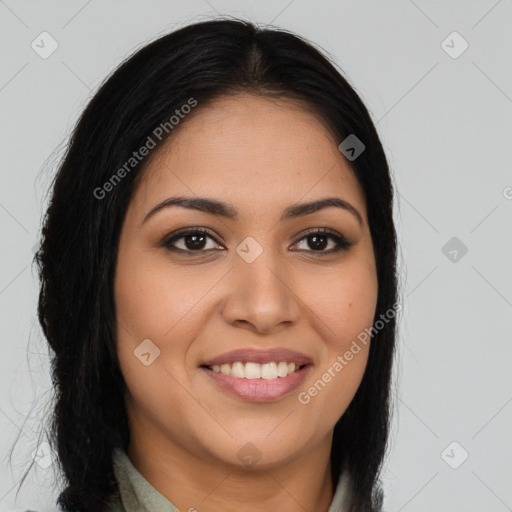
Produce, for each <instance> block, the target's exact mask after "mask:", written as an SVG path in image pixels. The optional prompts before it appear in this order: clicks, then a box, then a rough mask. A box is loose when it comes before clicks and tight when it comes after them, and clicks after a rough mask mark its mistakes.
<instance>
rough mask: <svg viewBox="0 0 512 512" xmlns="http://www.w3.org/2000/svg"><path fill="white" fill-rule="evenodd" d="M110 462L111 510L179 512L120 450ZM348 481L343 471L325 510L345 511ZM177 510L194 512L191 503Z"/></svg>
mask: <svg viewBox="0 0 512 512" xmlns="http://www.w3.org/2000/svg"><path fill="white" fill-rule="evenodd" d="M113 464H114V474H115V477H116V480H117V481H118V484H119V495H118V496H115V497H114V498H113V499H112V501H111V505H110V508H109V510H110V511H111V512H180V511H179V510H178V509H177V508H176V506H175V505H173V504H172V503H171V502H170V501H169V500H168V499H167V498H165V497H164V496H162V494H160V493H159V492H158V491H157V490H156V489H155V488H154V487H153V486H152V485H151V484H150V483H149V482H148V481H147V480H146V479H145V478H144V477H143V476H142V475H141V474H140V473H139V471H137V469H136V468H135V466H134V465H133V464H132V462H131V461H130V459H129V458H128V456H127V454H126V453H125V452H124V451H123V450H120V449H117V450H115V451H114V454H113ZM348 484H349V477H348V473H347V472H346V471H343V472H342V474H341V477H340V480H339V482H338V485H337V487H336V492H335V494H334V498H333V500H332V503H331V506H330V507H329V510H328V512H347V510H348V494H349V490H348ZM181 512H194V507H190V508H189V509H188V510H182V511H181Z"/></svg>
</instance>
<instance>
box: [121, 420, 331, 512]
mask: <svg viewBox="0 0 512 512" xmlns="http://www.w3.org/2000/svg"><path fill="white" fill-rule="evenodd" d="M130 437H131V443H130V445H129V447H128V450H127V454H128V456H129V458H130V460H131V461H132V463H133V465H134V466H135V467H136V468H137V470H138V471H139V472H140V473H141V474H142V475H143V476H144V478H145V479H146V480H147V481H148V482H149V483H150V484H151V485H152V486H153V487H154V488H155V489H156V490H157V491H158V492H160V494H162V495H163V496H165V497H166V498H167V499H168V500H169V501H170V502H172V503H173V504H174V505H175V506H176V507H177V508H178V509H179V510H186V511H191V512H192V511H194V510H197V511H199V510H204V509H206V508H207V509H208V511H209V512H231V511H233V512H235V511H239V510H244V509H245V508H246V507H247V504H248V503H250V504H251V511H254V512H260V511H267V510H279V511H280V512H304V511H305V510H315V511H316V512H327V510H328V509H329V507H330V505H331V502H332V499H333V494H334V489H333V482H332V477H331V464H330V451H331V444H332V432H331V433H330V435H329V436H327V437H326V438H325V439H323V440H322V441H321V442H320V443H318V444H317V445H316V446H315V447H313V448H311V449H309V451H308V452H306V453H304V454H301V455H299V456H298V457H297V458H295V459H294V460H292V461H290V462H287V463H286V464H282V465H273V466H272V467H267V468H265V469H258V468H257V467H256V466H254V467H252V468H244V467H240V466H233V465H230V464H226V463H224V462H223V461H219V460H218V459H214V458H213V457H211V456H205V457H198V456H197V454H194V453H191V452H189V451H187V450H186V449H184V448H183V447H182V446H180V445H178V444H177V443H174V442H173V441H172V440H170V439H168V438H167V437H164V436H162V435H161V434H160V433H158V432H155V430H154V429H152V428H151V425H148V424H145V425H135V424H134V425H132V431H131V436H130Z"/></svg>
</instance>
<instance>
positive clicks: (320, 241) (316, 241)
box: [309, 235, 327, 249]
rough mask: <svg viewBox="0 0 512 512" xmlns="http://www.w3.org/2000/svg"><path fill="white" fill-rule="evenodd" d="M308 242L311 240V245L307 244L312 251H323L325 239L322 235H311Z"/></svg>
mask: <svg viewBox="0 0 512 512" xmlns="http://www.w3.org/2000/svg"><path fill="white" fill-rule="evenodd" d="M309 240H310V241H311V240H313V244H311V243H310V244H309V245H310V247H311V248H312V249H325V247H326V242H327V237H326V236H324V235H320V236H318V235H311V236H310V237H309Z"/></svg>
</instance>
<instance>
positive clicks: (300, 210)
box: [141, 196, 363, 225]
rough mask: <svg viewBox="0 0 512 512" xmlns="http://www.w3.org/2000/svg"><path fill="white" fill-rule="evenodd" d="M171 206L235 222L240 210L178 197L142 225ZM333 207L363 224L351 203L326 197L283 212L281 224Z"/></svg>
mask: <svg viewBox="0 0 512 512" xmlns="http://www.w3.org/2000/svg"><path fill="white" fill-rule="evenodd" d="M171 206H181V207H182V208H189V209H191V210H199V211H201V212H204V213H209V214H211V215H217V216H220V217H224V218H227V219H231V220H235V219H237V217H238V210H237V209H236V208H235V207H234V206H232V205H230V204H227V203H223V202H221V201H217V200H215V199H210V198H206V197H187V196H178V197H169V198H168V199H166V200H165V201H162V202H161V203H159V204H157V205H156V206H154V207H153V208H151V210H150V211H149V212H148V213H147V214H146V216H145V217H144V220H143V221H142V223H141V224H144V223H145V222H146V221H147V220H148V219H149V218H151V217H152V216H153V215H155V214H156V213H157V212H159V211H161V210H163V209H164V208H169V207H171ZM331 207H335V208H342V209H343V210H346V211H348V212H350V213H351V214H352V215H354V217H355V218H356V219H357V221H358V222H359V225H362V224H363V218H362V217H361V214H360V213H359V212H358V211H357V210H356V209H355V208H354V207H353V206H352V205H351V204H350V203H349V202H347V201H345V200H344V199H341V198H339V197H326V198H323V199H317V200H315V201H310V202H307V203H297V204H294V205H292V206H289V207H288V208H286V209H285V210H284V211H283V213H282V214H281V218H280V219H279V220H280V222H283V221H285V220H290V219H295V218H297V217H302V216H304V215H309V214H311V213H315V212H317V211H319V210H322V209H324V208H331Z"/></svg>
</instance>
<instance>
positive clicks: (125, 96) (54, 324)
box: [35, 19, 398, 512]
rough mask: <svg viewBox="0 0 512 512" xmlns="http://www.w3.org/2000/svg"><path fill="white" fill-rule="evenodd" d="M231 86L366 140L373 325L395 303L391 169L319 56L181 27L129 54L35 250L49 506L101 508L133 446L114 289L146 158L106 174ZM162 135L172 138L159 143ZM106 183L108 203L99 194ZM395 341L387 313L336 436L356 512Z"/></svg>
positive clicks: (238, 32)
mask: <svg viewBox="0 0 512 512" xmlns="http://www.w3.org/2000/svg"><path fill="white" fill-rule="evenodd" d="M240 91H248V92H253V93H255V94H263V95H271V96H275V97H287V98H293V99H300V100H302V101H303V104H305V105H307V107H308V108H312V109H313V110H314V111H315V112H317V113H318V114H320V115H321V116H322V118H323V119H324V121H325V122H326V124H327V125H328V126H329V128H330V130H331V132H332V133H333V135H334V136H335V137H337V140H339V141H340V142H341V141H342V140H344V139H345V138H346V137H347V136H348V135H350V134H355V135H356V136H357V138H358V139H360V140H361V141H362V142H363V143H364V144H365V150H364V152H363V153H362V154H361V155H360V156H359V157H358V158H357V159H356V160H354V161H351V167H352V169H353V171H354V172H355V174H356V176H357V178H358V180H359V182H360V184H361V186H362V188H363V190H364V193H365V197H366V202H367V215H368V220H369V225H370V231H371V236H372V241H373V246H374V253H375V258H376V265H377V272H378V300H377V308H376V314H375V319H377V318H380V317H381V315H382V314H384V313H385V312H386V311H388V310H390V308H392V307H393V306H394V305H395V304H396V302H397V294H398V291H397V273H396V250H397V247H396V246H397V241H396V233H395V227H394V222H393V217H392V212H393V208H392V206H393V186H392V182H391V177H390V171H389V168H388V164H387V161H386V157H385V154H384V151H383V148H382V145H381V142H380V140H379V137H378V135H377V132H376V129H375V126H374V125H373V123H372V121H371V119H370V116H369V113H368V111H367V109H366V108H365V106H364V104H363V103H362V101H361V99H360V98H359V96H358V94H357V93H356V92H355V90H354V89H353V88H352V87H351V86H350V85H349V83H348V81H347V80H346V79H345V78H344V77H343V76H342V74H341V73H340V71H338V70H337V68H336V67H335V66H334V65H333V64H332V63H331V62H330V60H329V59H328V58H326V57H325V56H323V54H322V53H321V52H320V51H319V50H317V49H316V48H315V47H314V46H313V45H312V44H311V43H308V42H306V41H304V40H303V39H301V38H300V37H297V36H296V35H293V34H291V33H288V32H286V31H283V30H277V29H273V28H272V29H271V28H265V29H261V28H259V27H257V26H255V25H253V24H251V23H249V22H247V21H243V20H237V19H217V20H213V21H204V22H200V23H195V24H191V25H188V26H185V27H183V28H181V29H179V30H176V31H174V32H172V33H170V34H167V35H165V36H163V37H159V38H158V39H156V40H155V41H153V42H152V43H150V44H148V45H146V46H145V47H143V48H142V49H140V50H138V51H137V52H136V53H135V54H134V55H132V56H131V57H130V58H128V59H127V60H126V61H125V62H123V63H122V64H121V65H120V66H119V67H118V68H117V69H116V70H115V71H114V72H113V73H112V74H111V76H110V77H109V78H108V79H106V81H105V82H104V83H103V84H102V85H101V87H100V88H99V90H98V92H97V93H96V94H95V95H94V97H93V98H92V100H91V101H90V102H89V103H88V105H87V107H86V108H85V110H84V112H83V113H82V115H81V117H80V119H79V121H78V123H77V125H76V127H75V129H74V131H73V133H72V135H71V138H70V141H69V145H68V147H67V150H66V153H65V155H64V158H63V159H62V162H61V164H60V166H59V169H58V172H57V174H56V176H55V178H54V180H53V181H52V183H51V191H52V194H51V197H50V201H49V206H48V209H47V211H46V214H45V217H44V221H43V227H42V236H41V245H40V248H39V250H38V251H37V253H36V255H35V261H36V263H37V266H38V271H39V278H40V293H39V302H38V319H39V322H40V324H41V327H42V330H43V332H44V335H45V337H46V339H47V340H48V343H49V345H50V346H51V349H52V359H51V361H52V380H53V385H54V389H55V406H54V408H53V409H52V415H51V422H50V433H49V438H50V441H51V444H52V445H53V448H54V449H55V450H56V452H57V454H58V463H59V468H60V470H61V471H62V474H63V476H64V481H65V487H64V489H63V490H62V492H61V494H60V496H59V499H58V505H59V506H60V507H62V508H63V509H64V510H66V511H80V512H81V511H87V512H90V511H92V510H94V511H98V512H101V511H102V510H105V509H106V508H105V506H106V505H105V504H106V503H108V501H109V499H110V497H111V496H112V495H113V493H114V492H115V491H116V490H117V482H116V480H115V478H114V474H113V468H112V453H113V450H114V448H116V447H121V448H123V449H125V450H126V449H127V447H128V445H129V441H130V434H129V428H128V420H127V413H126V410H125V402H124V394H125V391H126V388H125V383H124V380H123V376H122V374H121V371H120V368H119V363H118V359H117V353H116V343H115V332H116V330H115V324H116V317H115V308H114V293H113V281H114V274H115V269H116V257H117V250H118V242H119V235H120V231H121V226H122V222H123V219H124V216H125V213H126V210H127V206H128V204H129V202H130V199H131V197H132V194H133V192H134V190H135V188H136V186H137V183H138V181H137V180H139V179H140V176H141V175H142V173H141V171H143V170H144V169H145V168H146V164H147V160H148V159H145V160H142V161H141V162H140V163H137V165H134V166H132V167H130V168H129V170H128V168H127V167H126V166H125V171H126V172H125V173H121V174H122V181H121V182H120V183H119V182H113V181H112V176H113V174H114V173H116V172H117V171H118V169H121V168H122V167H123V165H125V164H126V162H128V161H129V160H130V158H131V157H132V156H133V152H134V151H136V150H137V149H139V148H141V147H142V146H143V145H144V144H145V143H146V142H147V140H148V137H149V136H150V135H151V134H152V133H153V132H154V130H155V128H156V127H158V126H160V125H161V124H162V123H165V122H168V121H169V119H170V118H171V116H173V115H174V114H175V112H176V109H180V107H181V106H182V105H184V104H187V102H189V100H190V98H194V100H195V101H197V107H195V108H197V109H200V108H203V107H204V106H205V105H207V104H208V102H209V101H210V100H213V99H214V98H216V97H219V96H220V95H222V94H235V93H237V92H240ZM182 123H186V119H185V120H183V121H182ZM168 136H172V129H168V133H167V131H163V133H162V136H161V138H160V140H157V143H158V144H162V143H163V142H164V141H165V140H166V138H167V137H168ZM153 139H154V140H155V137H153ZM118 176H119V174H118ZM109 180H111V181H110V183H111V186H110V187H109V191H108V194H103V193H100V192H98V190H99V189H101V188H102V187H103V190H105V183H107V182H109ZM94 191H96V193H95V192H94ZM98 196H102V197H101V198H98ZM395 337H396V334H395V317H394V316H393V317H392V318H390V319H389V318H388V321H387V322H386V324H385V326H384V327H383V328H382V329H380V330H379V331H378V332H377V333H376V334H375V335H374V336H373V339H372V343H371V346H370V351H369V358H368V363H367V367H366V370H365V374H364V377H363V380H362V382H361V385H360V387H359V389H358V391H357V393H356V395H355V397H354V399H353V400H352V402H351V403H350V405H349V407H348V409H347V410H346V412H345V413H344V414H343V416H342V417H341V418H340V420H339V421H338V422H337V424H336V426H335V429H334V438H333V445H332V451H331V461H332V477H333V483H334V484H336V483H337V480H338V477H339V475H340V472H341V470H342V468H344V467H347V468H348V470H349V471H350V475H351V477H352V482H353V496H354V499H353V503H352V510H353V511H377V510H380V509H381V505H382V490H381V486H380V482H379V474H380V470H381V466H382V462H383V459H384V455H385V451H386V446H387V438H388V430H389V421H390V412H389V411H390V381H391V370H392V360H393V354H394V349H395Z"/></svg>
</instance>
